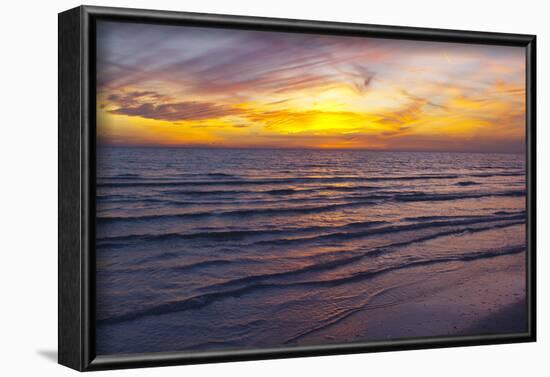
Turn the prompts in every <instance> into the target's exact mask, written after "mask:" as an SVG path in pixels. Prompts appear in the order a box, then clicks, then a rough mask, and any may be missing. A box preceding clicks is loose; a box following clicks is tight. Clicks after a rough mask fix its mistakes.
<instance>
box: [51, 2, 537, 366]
mask: <svg viewBox="0 0 550 377" xmlns="http://www.w3.org/2000/svg"><path fill="white" fill-rule="evenodd" d="M97 20H116V21H121V22H124V21H132V22H140V23H156V24H173V25H193V26H204V27H208V26H214V27H225V28H238V29H253V30H270V31H286V32H295V33H319V34H330V35H350V36H368V37H377V38H396V39H407V40H425V41H445V42H460V43H472V44H488V45H507V46H522V47H524V48H525V49H526V96H527V98H526V128H527V129H526V143H527V145H526V152H527V264H526V271H527V303H528V331H527V332H526V333H521V334H507V335H488V336H470V337H460V338H453V337H450V338H447V337H443V338H430V339H412V340H402V341H393V340H392V341H380V342H371V343H365V344H349V345H337V346H334V345H327V346H315V347H292V348H277V349H257V350H245V351H227V352H226V351H222V352H206V353H200V354H186V353H183V352H173V353H145V354H132V355H113V356H96V355H95V351H94V344H95V331H94V327H95V318H94V313H95V311H94V305H95V291H94V287H95V284H94V279H95V245H94V242H95V236H94V235H95V183H96V177H95V113H96V111H95V109H96V102H95V101H96V97H95V25H96V21H97ZM58 22H59V23H58V26H59V34H58V37H59V41H58V42H59V52H58V53H59V55H58V58H59V72H58V74H59V77H58V79H59V107H58V111H59V113H58V123H59V140H58V141H59V155H58V158H59V160H58V168H59V182H58V194H59V208H58V213H59V217H58V219H59V234H58V243H59V254H58V258H59V261H58V262H59V280H58V285H59V320H58V342H59V356H58V357H59V363H60V364H62V365H65V366H67V367H70V368H73V369H76V370H79V371H91V370H102V369H114V368H134V367H152V366H164V365H176V364H190V363H209V362H225V361H238V360H257V359H274V358H286V357H301V356H320V355H336V354H350V353H362V352H380V351H396V350H412V349H426V348H441V347H456V346H472V345H487V344H503V343H519V342H533V341H535V340H536V260H535V249H536V213H535V211H536V205H535V204H536V175H535V172H536V36H534V35H520V34H503V33H490V32H473V31H457V30H440V29H425V28H412V27H397V26H379V25H363V24H350V23H336V22H318V21H303V20H290V19H274V18H259V17H243V16H227V15H215V14H198V13H184V12H169V11H156V10H155V11H154V10H138V9H122V8H108V7H92V6H80V7H77V8H74V9H71V10H68V11H65V12H63V13H60V14H59V20H58Z"/></svg>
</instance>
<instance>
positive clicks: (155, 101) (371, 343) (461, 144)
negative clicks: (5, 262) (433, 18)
mask: <svg viewBox="0 0 550 377" xmlns="http://www.w3.org/2000/svg"><path fill="white" fill-rule="evenodd" d="M535 62H536V57H535V36H533V35H518V34H502V33H489V32H472V31H455V30H437V29H420V28H410V27H396V26H374V25H361V24H346V23H333V22H317V21H300V20H284V19H271V18H253V17H242V16H225V15H212V14H196V13H180V12H164V11H150V10H135V9H118V8H102V7H88V6H81V7H78V8H75V9H72V10H69V11H66V12H63V13H61V14H60V15H59V362H60V363H61V364H63V365H66V366H68V367H71V368H74V369H77V370H81V371H87V370H98V369H110V368H129V367H145V366H160V365H173V364H187V363H203V362H221V361H234V360H252V359H262V358H282V357H296V356H312V355H328V354H344V353H356V352H372V351H390V350H406V349H418V348H433V347H451V346H467V345H482V344H498V343H512V342H529V341H535V334H536V331H535V281H536V280H535V102H536V101H535V82H536V79H535Z"/></svg>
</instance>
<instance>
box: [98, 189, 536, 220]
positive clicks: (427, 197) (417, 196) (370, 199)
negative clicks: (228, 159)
mask: <svg viewBox="0 0 550 377" xmlns="http://www.w3.org/2000/svg"><path fill="white" fill-rule="evenodd" d="M524 195H525V190H510V191H503V192H485V193H483V192H481V193H478V192H471V193H443V194H429V193H424V192H413V193H406V194H396V195H388V194H386V195H380V194H378V195H377V194H373V195H370V196H366V197H362V198H354V199H360V200H355V201H353V202H344V203H334V204H326V205H317V206H316V205H311V206H300V207H299V206H295V207H286V208H285V207H283V208H281V207H267V208H265V207H261V208H245V209H237V210H228V211H203V212H190V213H176V214H152V215H142V216H97V217H96V219H97V221H98V223H100V224H101V223H110V222H116V221H151V220H157V219H164V220H167V219H184V218H198V217H208V216H263V215H284V214H310V213H319V212H327V211H332V210H336V209H343V208H355V207H361V206H364V205H372V204H375V203H377V202H379V201H381V200H395V201H402V202H421V201H448V200H460V199H477V198H483V197H491V196H510V197H520V196H524Z"/></svg>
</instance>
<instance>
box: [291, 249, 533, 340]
mask: <svg viewBox="0 0 550 377" xmlns="http://www.w3.org/2000/svg"><path fill="white" fill-rule="evenodd" d="M522 258H524V253H520V254H517V255H507V256H499V257H495V258H490V259H489V260H482V261H476V262H468V263H465V264H463V265H462V266H459V267H453V268H451V269H449V271H448V272H446V273H445V277H444V279H445V283H446V284H445V286H439V287H438V286H437V285H438V283H441V282H442V280H443V279H442V278H441V276H439V277H438V278H428V279H424V280H419V281H418V282H416V283H412V284H411V285H410V286H404V287H399V288H398V290H401V291H402V292H395V291H392V292H388V294H387V295H380V296H377V297H376V298H375V299H373V300H372V301H371V303H370V305H369V306H368V307H365V308H364V309H363V310H360V311H358V312H356V313H354V314H352V315H350V316H349V317H347V318H345V319H343V320H341V321H339V322H338V323H336V324H334V325H333V326H330V327H328V328H324V329H322V330H321V331H317V332H312V333H311V334H308V335H307V336H304V337H303V338H302V339H300V341H299V342H298V343H297V344H298V345H306V344H307V345H312V344H322V343H325V344H326V343H327V342H331V341H335V340H338V343H340V342H341V340H342V339H347V341H349V342H365V341H367V342H371V341H383V340H400V339H412V338H416V339H418V338H429V337H460V336H478V335H479V336H482V335H493V334H513V333H523V332H526V331H527V305H526V299H525V270H524V268H523V265H522V264H521V263H519V262H520V260H521V259H522ZM413 290H420V291H423V292H424V294H423V295H421V296H419V297H415V298H411V299H410V300H402V301H400V300H396V301H394V302H391V300H388V297H387V296H389V295H390V294H391V295H392V296H394V297H398V296H400V295H401V296H407V294H408V293H409V292H412V291H413Z"/></svg>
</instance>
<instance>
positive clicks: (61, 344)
mask: <svg viewBox="0 0 550 377" xmlns="http://www.w3.org/2000/svg"><path fill="white" fill-rule="evenodd" d="M81 14H82V11H81V7H77V8H73V9H70V10H67V11H65V12H62V13H59V14H58V93H59V94H58V363H59V364H61V365H64V366H67V367H69V368H72V369H76V370H79V371H81V370H83V363H82V347H83V344H84V343H85V340H84V339H83V336H82V306H81V297H82V294H81V287H82V270H81V238H80V236H81V229H82V227H81V212H80V211H81V183H80V180H81V168H80V153H81V136H80V130H81V104H80V100H81V64H82V56H81V36H82V32H81Z"/></svg>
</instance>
